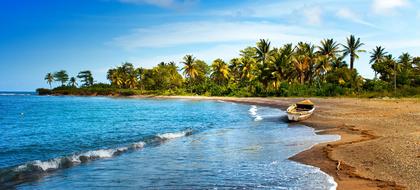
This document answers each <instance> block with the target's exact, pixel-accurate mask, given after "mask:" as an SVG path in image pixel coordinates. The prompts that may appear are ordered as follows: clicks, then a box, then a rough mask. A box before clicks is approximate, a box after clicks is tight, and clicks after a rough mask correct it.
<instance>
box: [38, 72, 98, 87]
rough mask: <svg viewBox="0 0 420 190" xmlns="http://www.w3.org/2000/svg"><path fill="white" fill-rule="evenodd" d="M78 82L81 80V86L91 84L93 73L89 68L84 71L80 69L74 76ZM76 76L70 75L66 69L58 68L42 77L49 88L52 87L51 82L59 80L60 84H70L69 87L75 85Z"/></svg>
mask: <svg viewBox="0 0 420 190" xmlns="http://www.w3.org/2000/svg"><path fill="white" fill-rule="evenodd" d="M76 77H77V78H78V79H79V80H80V82H82V86H86V87H88V86H92V85H93V83H94V81H93V75H92V72H90V71H89V70H86V71H80V72H79V74H78V75H77V76H76ZM76 77H70V78H69V75H68V74H67V71H65V70H60V71H57V72H54V73H47V74H46V75H45V77H44V80H45V81H47V83H48V85H49V86H50V88H52V83H53V82H59V83H60V84H61V86H66V85H67V86H71V87H77V85H78V83H77V79H76Z"/></svg>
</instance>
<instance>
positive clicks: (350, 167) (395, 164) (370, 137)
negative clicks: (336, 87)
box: [131, 96, 420, 190]
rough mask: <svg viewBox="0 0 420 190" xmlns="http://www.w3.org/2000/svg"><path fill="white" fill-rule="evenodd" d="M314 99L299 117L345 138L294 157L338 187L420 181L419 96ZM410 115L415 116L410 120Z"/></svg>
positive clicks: (273, 102) (403, 185)
mask: <svg viewBox="0 0 420 190" xmlns="http://www.w3.org/2000/svg"><path fill="white" fill-rule="evenodd" d="M131 98H162V99H189V100H221V101H228V102H235V103H244V104H254V105H260V106H269V107H274V108H280V109H282V110H285V109H286V108H287V107H288V106H289V105H290V104H292V103H294V102H297V101H299V100H302V99H303V98H271V97H270V98H236V97H203V96H131ZM310 99H311V100H313V101H314V102H315V104H316V105H317V110H316V111H315V113H314V114H313V115H312V116H311V117H310V118H309V119H308V120H305V121H302V122H299V123H301V124H303V125H306V126H308V127H312V128H314V129H315V132H316V134H320V135H322V134H334V135H340V137H341V138H340V139H339V140H338V141H334V142H327V143H320V144H316V145H314V146H313V147H311V148H310V149H308V150H305V151H303V152H300V153H298V154H296V155H294V156H292V157H291V158H289V159H290V160H293V161H297V162H300V163H303V164H307V165H311V166H315V167H318V168H320V169H321V171H323V172H325V173H327V174H328V175H330V176H331V177H333V178H334V180H335V182H336V183H337V184H338V187H337V189H361V190H364V189H366V190H368V189H416V187H420V149H418V147H419V146H420V133H419V132H418V131H419V130H420V126H416V125H415V124H416V123H417V124H418V123H420V117H416V115H417V113H420V100H417V99H389V100H380V99H357V98H310ZM375 109H376V110H375ZM372 110H374V111H372ZM391 110H392V112H391ZM395 110H398V111H395ZM404 110H406V111H407V112H408V113H410V114H411V115H410V114H409V115H402V114H404V113H406V112H405V111H404ZM390 112H391V113H390ZM407 116H408V117H409V118H410V119H412V120H407V118H406V117H407ZM410 116H411V117H410ZM418 116H420V114H418ZM388 120H389V121H388ZM401 129H402V130H401ZM387 150H389V151H387ZM354 155H357V156H354Z"/></svg>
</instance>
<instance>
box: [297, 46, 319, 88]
mask: <svg viewBox="0 0 420 190" xmlns="http://www.w3.org/2000/svg"><path fill="white" fill-rule="evenodd" d="M316 59H317V56H316V53H315V46H313V45H311V44H309V43H303V42H299V43H298V45H297V47H296V50H295V56H294V57H293V64H294V66H295V68H296V71H297V72H298V74H299V81H300V83H301V84H303V83H305V81H309V82H311V80H312V76H313V74H314V66H315V63H316Z"/></svg>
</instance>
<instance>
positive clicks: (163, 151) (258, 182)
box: [0, 93, 338, 189]
mask: <svg viewBox="0 0 420 190" xmlns="http://www.w3.org/2000/svg"><path fill="white" fill-rule="evenodd" d="M282 117H284V113H283V112H282V111H281V110H278V109H274V108H267V107H260V106H254V105H243V104H235V103H229V102H221V101H191V100H164V99H129V98H108V97H54V96H34V95H31V94H23V95H22V94H19V95H17V94H11V93H8V94H6V93H3V94H2V93H0V188H2V187H6V188H7V187H12V188H17V189H98V188H100V189H144V188H147V189H214V188H215V189H232V188H233V189H238V188H239V189H256V188H257V189H330V188H335V183H334V181H333V180H332V178H331V177H329V176H327V175H326V174H324V173H323V172H321V171H320V170H319V169H318V168H315V167H311V166H306V165H302V164H299V163H296V162H293V161H290V160H288V159H287V158H289V157H290V156H292V155H294V154H296V153H298V152H301V151H303V150H305V149H307V148H309V147H311V146H313V145H314V144H316V143H319V142H326V141H331V140H335V139H337V138H338V137H337V136H327V135H322V136H321V135H315V133H314V131H313V129H312V128H308V127H305V126H300V125H291V124H287V123H285V122H283V120H282Z"/></svg>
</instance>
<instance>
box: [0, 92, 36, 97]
mask: <svg viewBox="0 0 420 190" xmlns="http://www.w3.org/2000/svg"><path fill="white" fill-rule="evenodd" d="M31 95H33V94H29V93H0V96H31Z"/></svg>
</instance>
